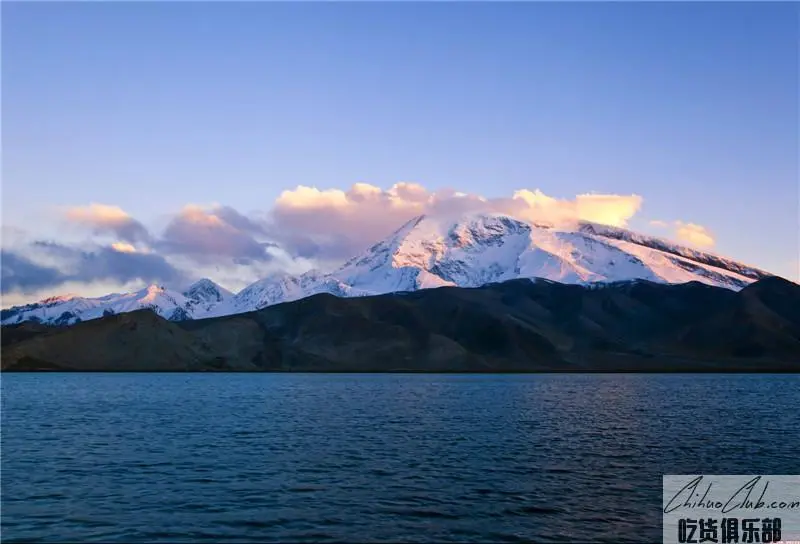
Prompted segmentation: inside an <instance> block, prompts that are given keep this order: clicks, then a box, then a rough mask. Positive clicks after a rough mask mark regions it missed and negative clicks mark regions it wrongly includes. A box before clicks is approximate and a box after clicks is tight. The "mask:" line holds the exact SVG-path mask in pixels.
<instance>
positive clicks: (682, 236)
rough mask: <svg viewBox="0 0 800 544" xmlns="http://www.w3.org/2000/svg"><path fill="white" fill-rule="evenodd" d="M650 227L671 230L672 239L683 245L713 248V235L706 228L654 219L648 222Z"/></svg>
mask: <svg viewBox="0 0 800 544" xmlns="http://www.w3.org/2000/svg"><path fill="white" fill-rule="evenodd" d="M649 223H650V225H651V226H653V227H656V228H660V229H668V228H671V229H672V235H673V237H674V238H675V239H676V240H677V241H679V242H683V243H684V244H687V245H690V246H694V247H698V248H710V247H713V246H714V243H715V239H714V235H713V234H712V233H711V231H710V230H708V228H706V227H704V226H703V225H698V224H697V223H684V222H683V221H671V222H669V221H661V220H660V219H654V220H652V221H650V222H649Z"/></svg>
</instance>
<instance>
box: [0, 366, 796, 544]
mask: <svg viewBox="0 0 800 544" xmlns="http://www.w3.org/2000/svg"><path fill="white" fill-rule="evenodd" d="M798 399H800V376H797V375H794V376H769V375H761V376H746V375H696V376H691V375H536V376H530V375H526V376H519V375H514V376H510V375H504V376H493V375H478V376H476V375H385V374H384V375H353V374H334V375H325V374H257V375H253V374H5V375H3V376H2V540H3V542H4V543H8V542H14V541H26V542H34V541H42V542H45V541H61V542H64V541H73V542H75V541H103V542H111V541H125V542H137V541H138V542H159V541H163V542H178V541H195V542H199V541H220V542H248V541H281V542H288V541H300V540H305V541H315V542H325V541H348V542H373V541H392V542H431V541H441V542H444V541H458V542H468V541H479V542H493V541H497V542H506V541H507V542H514V541H536V542H550V541H558V542H645V541H652V542H657V541H660V539H661V533H660V526H661V525H660V524H661V516H660V509H661V475H662V474H663V473H678V474H681V473H682V474H691V473H709V474H735V473H750V474H752V473H765V474H791V473H797V472H798V470H797V469H798V468H800V461H799V459H800V457H799V456H800V454H799V453H798V452H800V433H798V432H797V429H798V428H800V417H799V416H798V409H797V403H798Z"/></svg>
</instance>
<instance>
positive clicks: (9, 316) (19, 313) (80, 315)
mask: <svg viewBox="0 0 800 544" xmlns="http://www.w3.org/2000/svg"><path fill="white" fill-rule="evenodd" d="M232 296H233V295H232V294H231V293H230V291H227V290H226V289H224V288H222V287H220V286H219V285H217V284H216V283H214V282H213V281H211V280H208V279H203V280H200V281H198V282H197V283H194V284H193V285H192V286H190V287H189V288H188V289H187V290H186V291H185V292H184V293H179V292H176V291H171V290H169V289H166V288H164V287H163V286H158V285H150V286H149V287H146V288H144V289H142V290H140V291H135V292H133V293H112V294H110V295H105V296H102V297H98V298H85V297H78V296H73V295H66V296H58V297H50V298H47V299H44V300H42V301H40V302H36V303H33V304H27V305H25V306H15V307H13V308H9V309H6V310H3V311H2V324H3V325H8V324H11V323H20V322H22V321H40V322H42V323H47V324H51V325H72V324H74V323H77V322H79V321H86V320H89V319H97V318H99V317H103V316H104V315H111V314H119V313H124V312H131V311H134V310H141V309H143V308H150V309H152V310H153V311H154V312H156V313H157V314H158V315H160V316H161V317H164V318H166V319H170V320H172V321H180V320H185V319H194V318H196V317H199V316H201V315H205V314H207V313H208V312H209V311H210V310H211V309H212V308H213V307H214V306H215V305H216V304H219V303H222V302H224V301H226V300H228V299H229V298H230V297H232Z"/></svg>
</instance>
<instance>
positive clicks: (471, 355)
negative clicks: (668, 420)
mask: <svg viewBox="0 0 800 544" xmlns="http://www.w3.org/2000/svg"><path fill="white" fill-rule="evenodd" d="M798 308H800V286H799V285H797V284H795V283H792V282H789V281H786V280H783V279H781V278H777V277H770V278H766V279H763V280H760V281H758V282H756V283H754V284H752V285H750V286H748V287H746V288H744V289H743V290H741V291H739V292H735V291H732V290H729V289H724V288H719V287H713V286H709V285H706V284H703V283H700V282H690V283H685V284H679V285H666V284H661V283H656V282H651V281H644V280H638V281H627V282H616V283H608V284H603V285H593V286H580V285H568V284H562V283H558V282H552V281H547V280H538V281H533V282H532V281H528V280H512V281H507V282H503V283H497V284H491V285H486V286H483V287H479V288H455V287H444V288H439V289H426V290H420V291H416V292H407V293H395V294H388V295H381V296H373V297H359V298H340V297H335V296H331V295H329V294H320V295H316V296H312V297H308V298H304V299H302V300H299V301H295V302H291V303H286V304H278V305H274V306H269V307H267V308H264V309H262V310H259V311H257V312H251V313H246V314H241V315H235V316H227V317H220V318H213V319H203V320H194V321H183V322H170V321H168V320H166V319H164V318H162V317H160V316H158V315H157V314H156V313H154V312H152V311H147V310H143V311H136V312H132V313H127V314H122V315H111V316H106V317H103V318H101V319H97V320H93V321H87V322H83V323H79V324H77V325H74V326H71V327H42V326H41V325H36V324H31V323H23V324H20V325H13V326H10V327H4V328H3V329H2V337H3V351H2V369H3V370H5V371H13V370H16V371H26V370H28V371H31V370H74V371H87V370H104V371H198V370H206V371H207V370H235V371H327V372H349V371H360V372H385V371H423V372H539V371H644V372H647V371H773V372H777V371H794V372H797V371H800V310H798Z"/></svg>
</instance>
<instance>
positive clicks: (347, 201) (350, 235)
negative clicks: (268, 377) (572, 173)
mask: <svg viewBox="0 0 800 544" xmlns="http://www.w3.org/2000/svg"><path fill="white" fill-rule="evenodd" d="M641 204H642V198H641V197H640V196H638V195H615V194H582V195H578V196H576V197H574V198H571V199H558V198H554V197H551V196H548V195H545V194H544V193H543V192H541V191H539V190H534V191H531V190H527V189H523V190H519V191H516V192H515V193H514V194H513V195H512V196H511V197H510V198H485V197H483V196H481V195H476V194H467V193H461V192H457V191H455V190H440V191H428V190H427V189H426V188H425V187H423V186H422V185H419V184H416V183H397V184H395V185H393V186H392V187H390V188H389V189H386V190H384V189H381V188H379V187H375V186H373V185H369V184H366V183H357V184H355V185H353V186H352V187H351V188H350V189H348V190H346V191H343V190H341V189H326V190H319V189H317V188H314V187H305V186H299V187H296V188H295V189H293V190H287V191H284V192H283V193H281V195H280V196H279V197H278V199H277V201H276V202H275V205H274V207H273V209H272V212H271V214H270V218H271V224H272V225H273V228H272V229H271V233H272V234H273V235H274V236H275V237H276V238H277V240H278V242H279V243H280V244H281V245H282V246H283V247H285V248H287V249H288V250H290V251H294V252H295V253H296V254H298V255H302V256H316V257H320V258H325V259H337V258H347V257H349V256H352V255H353V254H354V253H356V252H358V251H361V250H363V249H364V248H366V247H368V246H369V245H371V244H372V243H374V242H375V241H377V240H378V239H380V238H382V237H384V236H387V235H388V234H390V233H391V232H393V231H394V230H395V229H397V228H398V226H400V225H402V224H403V223H405V222H406V221H408V220H409V219H411V218H413V217H415V216H418V215H422V214H433V215H446V214H452V215H458V214H461V213H465V212H470V211H485V212H498V213H506V214H509V215H512V216H515V217H518V218H520V219H524V220H529V221H536V222H546V223H561V222H567V221H577V220H583V221H593V222H597V223H603V224H607V225H613V226H625V225H626V224H627V222H628V220H629V219H630V218H631V217H633V216H634V215H635V214H636V212H637V211H638V210H639V208H640V207H641Z"/></svg>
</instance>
